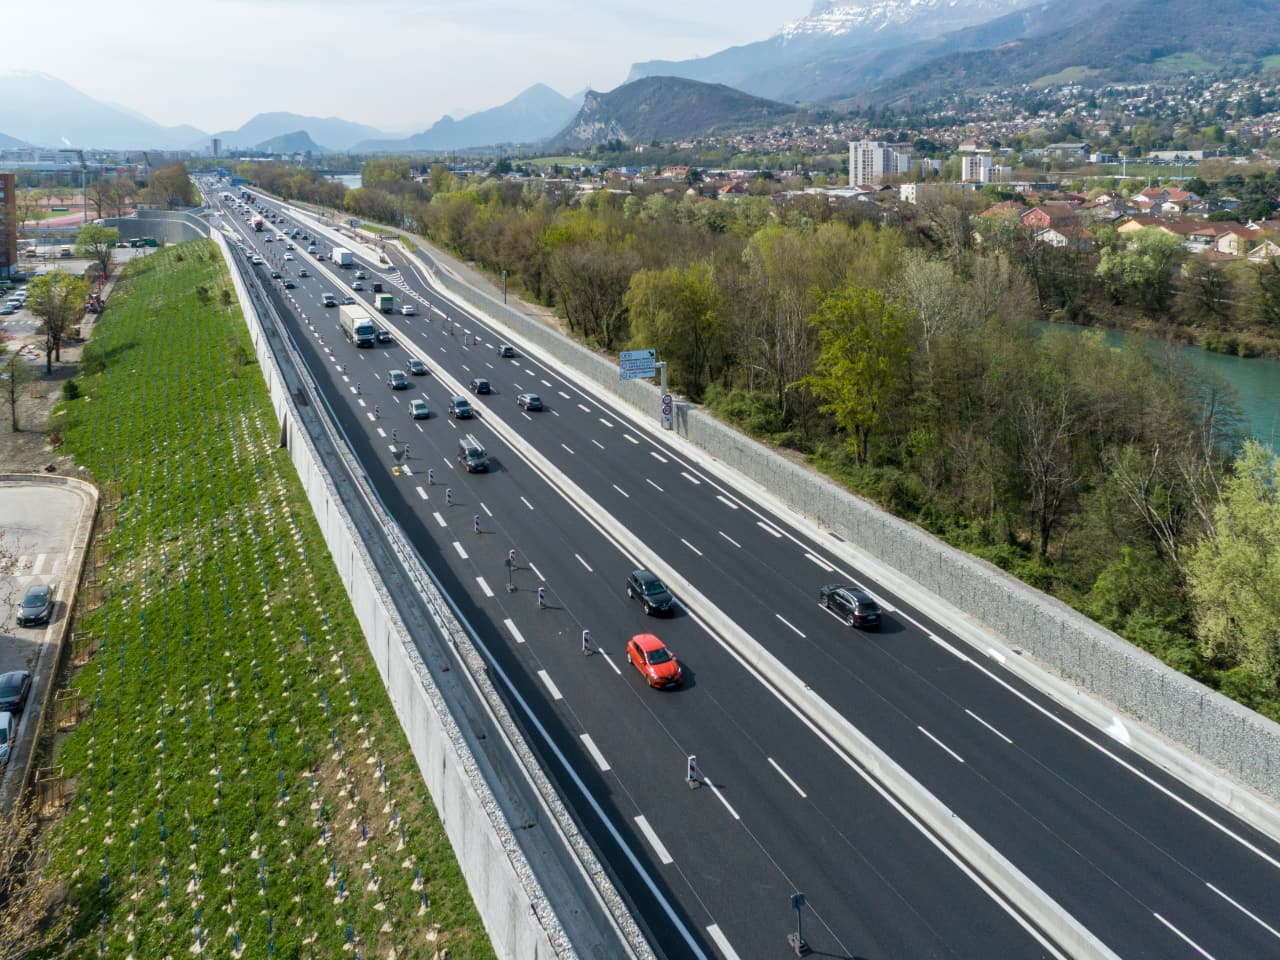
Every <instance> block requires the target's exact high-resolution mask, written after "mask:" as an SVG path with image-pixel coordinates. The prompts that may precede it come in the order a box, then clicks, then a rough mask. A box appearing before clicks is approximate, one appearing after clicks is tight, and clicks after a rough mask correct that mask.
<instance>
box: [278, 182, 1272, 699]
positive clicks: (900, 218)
mask: <svg viewBox="0 0 1280 960" xmlns="http://www.w3.org/2000/svg"><path fill="white" fill-rule="evenodd" d="M409 169H410V168H409V165H408V163H407V162H406V161H383V162H380V164H379V165H377V166H376V168H375V169H374V170H373V171H372V174H373V175H372V177H371V175H370V173H371V171H370V170H369V168H368V167H366V173H365V178H364V187H363V189H362V190H359V191H350V192H349V193H347V194H346V196H345V197H344V198H343V199H342V201H341V205H342V206H343V208H344V209H345V210H347V211H348V212H350V213H352V214H356V215H359V216H362V217H363V218H365V219H370V220H377V221H380V222H389V223H392V224H396V225H402V226H408V227H410V228H412V229H415V230H417V231H419V232H420V233H421V234H423V235H424V236H426V237H427V238H428V239H429V240H430V241H431V242H433V243H435V244H438V245H440V246H442V247H445V248H447V249H450V250H452V251H454V252H455V253H457V254H458V255H460V256H462V257H464V258H466V259H468V260H471V261H473V262H475V263H476V264H478V265H479V266H481V267H483V268H485V269H487V270H489V271H491V272H492V273H494V274H495V275H496V274H497V273H499V272H501V271H506V274H507V277H508V282H509V283H510V284H511V285H512V286H513V287H514V288H515V289H517V290H518V291H520V292H521V293H522V294H523V295H524V296H526V297H527V298H529V299H531V300H534V301H536V302H538V303H541V304H544V305H547V306H551V307H554V308H555V309H556V310H557V311H558V312H559V314H560V315H561V316H562V317H563V319H564V321H565V323H566V325H567V326H568V328H569V329H570V331H572V333H573V334H575V335H576V336H577V337H578V338H580V339H581V340H582V341H583V342H584V343H586V344H588V345H590V346H593V347H595V348H597V349H599V350H601V351H604V352H609V353H613V352H616V351H618V350H620V349H625V348H637V347H645V348H649V347H652V348H656V349H657V351H658V353H659V356H660V358H662V359H665V360H666V361H667V362H668V364H669V374H670V381H671V383H672V385H673V387H674V388H675V389H677V390H679V391H681V392H683V393H684V394H685V395H686V396H687V397H688V398H689V399H690V400H692V401H694V402H699V403H704V404H706V405H707V406H708V407H709V408H710V409H711V410H713V411H714V412H716V413H717V414H718V415H720V416H722V417H724V418H726V419H727V420H729V421H731V422H733V423H734V424H736V425H738V426H740V427H741V428H743V429H744V430H746V431H748V432H750V433H752V434H753V435H755V436H757V437H759V438H761V439H764V440H766V441H768V442H771V443H775V444H778V445H780V446H783V447H787V448H790V449H793V450H795V451H797V452H799V453H801V454H804V455H806V456H807V457H808V458H809V459H810V461H811V462H813V463H814V464H816V465H817V466H819V467H820V468H821V469H823V470H825V471H826V472H828V473H830V474H831V475H833V476H835V477H837V478H839V479H840V480H842V481H843V482H845V483H846V484H847V485H848V486H849V487H850V488H851V489H852V490H854V491H855V492H857V493H859V494H861V495H863V496H865V497H868V498H870V499H872V500H874V501H876V502H877V503H879V504H881V505H882V506H884V507H885V508H887V509H889V510H891V511H892V512H894V513H896V514H897V515H899V516H901V517H904V518H905V519H908V520H911V521H914V522H916V523H918V524H920V525H921V526H923V527H924V528H926V529H928V530H930V531H932V532H934V533H935V534H937V535H939V536H941V537H943V538H945V539H946V540H948V541H950V542H951V543H953V544H956V545H957V546H960V547H962V548H964V549H966V550H969V551H970V552H973V553H975V554H977V555H979V556H982V557H984V558H986V559H988V560H990V561H992V562H994V563H996V564H998V565H999V566H1001V567H1003V568H1005V569H1006V570H1009V571H1010V572H1012V573H1014V574H1015V575H1017V576H1020V577H1021V578H1023V579H1024V580H1026V581H1027V582H1029V583H1031V584H1032V585H1033V586H1036V587H1038V588H1041V589H1044V590H1046V591H1048V592H1050V593H1053V594H1055V595H1057V596H1059V597H1060V598H1062V599H1063V600H1065V601H1066V602H1068V603H1071V604H1072V605H1074V606H1076V607H1077V608H1078V609H1080V610H1082V611H1083V612H1085V613H1087V614H1088V615H1090V616H1092V617H1094V618H1095V619H1097V620H1098V621H1099V622H1101V623H1103V624H1104V625H1106V626H1108V627H1110V628H1112V629H1115V630H1116V631H1118V632H1119V633H1121V634H1122V635H1124V636H1126V637H1127V638H1129V639H1130V640H1131V641H1133V642H1135V643H1137V644H1139V645H1141V646H1143V647H1144V648H1146V649H1148V650H1150V651H1151V652H1153V653H1155V654H1157V655H1158V656H1161V657H1162V658H1164V659H1165V660H1166V661H1167V662H1169V663H1171V664H1173V665H1174V666H1176V667H1178V668H1179V669H1182V670H1184V671H1185V672H1188V673H1189V674H1191V675H1193V676H1195V677H1197V678H1199V679H1201V680H1202V681H1204V682H1206V683H1209V684H1210V685H1213V686H1215V687H1218V688H1220V689H1222V690H1224V691H1225V692H1227V693H1228V694H1230V695H1232V696H1235V697H1236V698H1238V699H1240V700H1241V701H1243V702H1245V703H1247V704H1249V705H1251V706H1253V707H1255V708H1257V709H1260V710H1263V711H1265V712H1267V713H1268V714H1270V715H1271V716H1273V717H1276V716H1280V696H1278V695H1277V694H1278V693H1280V691H1278V688H1277V676H1278V675H1280V643H1277V642H1275V639H1274V638H1275V637H1277V636H1280V614H1277V613H1276V612H1275V611H1273V610H1271V608H1269V607H1267V605H1266V604H1255V605H1253V606H1251V607H1250V608H1249V616H1250V617H1251V618H1254V621H1255V622H1254V623H1253V627H1254V629H1253V630H1252V631H1251V632H1250V633H1249V634H1248V635H1249V636H1251V637H1260V638H1262V639H1260V640H1258V641H1257V643H1254V644H1253V645H1252V646H1249V647H1248V648H1247V649H1246V647H1245V645H1243V643H1242V642H1233V643H1227V642H1224V641H1223V639H1222V636H1223V632H1222V631H1221V630H1218V631H1217V632H1215V628H1214V623H1213V622H1210V619H1209V613H1208V611H1210V610H1213V611H1214V616H1216V617H1217V618H1218V620H1217V621H1214V622H1221V621H1222V620H1223V619H1224V618H1225V619H1226V620H1227V621H1230V620H1231V618H1232V614H1231V613H1230V611H1227V612H1225V613H1224V612H1223V611H1222V610H1221V606H1222V605H1221V604H1216V605H1206V604H1204V603H1202V602H1195V599H1194V598H1196V597H1200V596H1203V591H1204V590H1205V585H1206V584H1212V583H1219V584H1220V583H1221V582H1223V578H1224V577H1225V578H1226V580H1227V581H1228V582H1229V580H1230V574H1229V571H1231V570H1235V571H1237V573H1236V575H1238V572H1239V570H1240V569H1241V567H1240V565H1239V563H1238V560H1239V554H1240V551H1239V550H1237V549H1234V546H1238V544H1234V543H1233V541H1232V538H1233V537H1235V535H1236V534H1235V531H1236V530H1238V529H1240V527H1239V526H1238V525H1233V524H1231V523H1229V522H1225V521H1224V520H1223V518H1222V517H1221V516H1220V515H1221V513H1222V511H1223V510H1226V509H1230V508H1231V503H1230V498H1229V497H1227V496H1226V492H1227V491H1228V490H1230V489H1232V487H1231V484H1232V483H1233V478H1235V477H1237V476H1238V475H1239V473H1240V471H1239V469H1237V468H1236V467H1235V465H1234V460H1235V458H1236V457H1237V456H1244V457H1245V459H1244V460H1242V461H1241V462H1242V464H1244V466H1243V468H1242V469H1244V470H1245V472H1246V473H1248V471H1249V470H1250V469H1252V470H1253V472H1254V473H1258V472H1259V471H1261V472H1263V473H1265V470H1266V469H1267V467H1266V465H1265V464H1266V463H1267V462H1270V461H1266V458H1265V456H1264V454H1265V451H1262V452H1260V451H1259V450H1257V449H1254V448H1249V450H1248V451H1247V452H1246V453H1244V454H1242V437H1241V435H1240V422H1241V421H1240V415H1239V411H1238V408H1237V406H1236V403H1235V400H1234V398H1233V396H1232V394H1231V392H1230V389H1229V388H1228V387H1227V386H1226V385H1224V384H1221V383H1217V382H1213V381H1211V380H1207V379H1205V378H1204V377H1203V376H1202V375H1201V374H1199V373H1197V372H1196V371H1195V370H1193V369H1191V368H1190V367H1188V366H1187V365H1185V364H1184V363H1181V362H1179V360H1178V358H1177V354H1176V353H1175V352H1174V351H1169V352H1168V353H1167V355H1152V354H1150V353H1148V352H1146V351H1141V350H1136V349H1134V350H1116V349H1113V348H1111V347H1109V346H1108V345H1107V344H1106V343H1105V342H1104V340H1103V339H1102V337H1101V335H1100V334H1090V333H1085V334H1083V335H1081V334H1079V333H1075V332H1068V331H1065V330H1054V329H1050V330H1049V331H1048V332H1044V331H1043V329H1042V325H1041V324H1040V323H1039V321H1041V320H1043V319H1045V318H1046V317H1048V316H1050V315H1053V314H1058V315H1067V316H1075V317H1087V316H1088V314H1089V313H1090V311H1091V310H1094V309H1096V308H1097V305H1098V304H1099V303H1111V302H1113V301H1116V300H1117V299H1118V300H1120V301H1122V302H1123V301H1125V300H1126V299H1127V298H1130V297H1132V298H1135V299H1134V302H1133V303H1132V304H1131V305H1130V306H1131V308H1132V309H1135V310H1140V311H1160V310H1165V309H1167V308H1168V304H1169V303H1170V302H1171V301H1170V300H1168V299H1165V298H1167V297H1173V296H1174V295H1175V293H1176V292H1177V290H1178V289H1179V285H1180V284H1183V283H1184V282H1188V281H1183V280H1181V279H1178V277H1177V275H1176V274H1175V273H1174V272H1173V270H1172V264H1170V263H1165V262H1162V261H1160V256H1161V255H1162V252H1161V251H1162V248H1161V246H1160V243H1159V242H1157V241H1152V240H1150V239H1149V238H1147V237H1144V238H1143V239H1141V240H1138V241H1132V240H1128V239H1124V240H1121V239H1115V240H1114V245H1113V247H1111V248H1110V249H1113V250H1114V251H1116V253H1115V254H1114V255H1116V256H1125V257H1129V259H1132V260H1133V261H1141V264H1140V265H1146V266H1150V269H1151V272H1150V273H1148V274H1146V275H1139V274H1137V273H1134V272H1133V267H1134V264H1132V263H1125V264H1124V265H1123V266H1117V265H1115V264H1114V263H1112V261H1110V260H1109V259H1108V258H1105V257H1100V256H1099V255H1097V254H1089V253H1087V252H1086V251H1083V250H1080V249H1075V248H1066V249H1063V250H1055V249H1053V248H1045V247H1044V245H1042V244H1032V243H1031V242H1030V241H1029V238H1028V236H1027V234H1026V231H1025V230H1021V229H1020V228H1019V229H1017V230H1015V229H1013V228H1012V227H1011V225H1010V224H1008V223H1001V222H996V223H994V224H987V225H983V224H980V223H979V222H978V218H976V216H975V214H976V208H973V207H971V206H969V205H967V203H966V202H963V201H962V202H945V203H935V204H922V205H920V206H919V207H917V208H914V209H907V210H898V211H894V212H890V213H887V214H886V213H884V212H882V211H881V209H880V208H878V207H877V206H876V205H874V204H863V203H858V204H852V205H844V206H833V205H831V204H829V203H828V201H827V200H826V199H825V198H822V197H816V196H811V195H798V196H790V197H781V196H780V197H756V196H744V197H741V198H739V199H737V200H735V201H733V202H722V201H709V200H705V199H703V198H699V197H696V196H692V195H690V194H689V193H687V191H686V187H685V185H683V184H675V185H672V184H668V185H666V186H665V187H658V188H656V189H651V190H650V191H649V192H635V191H631V190H621V189H620V190H618V191H616V192H614V191H610V190H607V189H601V190H597V191H595V192H593V193H587V194H582V195H578V194H574V193H569V192H567V191H566V189H565V188H563V187H561V186H557V185H551V186H549V187H547V188H544V187H543V185H542V184H541V183H538V182H530V181H520V180H509V181H508V180H497V179H479V178H468V179H459V178H457V177H455V176H454V175H453V174H452V173H450V172H449V171H448V170H447V169H445V168H444V167H443V166H442V165H436V166H434V167H433V168H431V169H430V170H429V171H427V172H425V173H424V174H423V175H422V176H421V177H420V178H415V179H411V178H410V177H409V176H408V171H409ZM264 186H266V183H265V181H264ZM269 189H270V188H269ZM324 189H327V188H324ZM295 196H296V195H295ZM303 199H305V197H304V198H303ZM333 205H334V206H338V203H334V204H333ZM375 211H376V213H377V214H384V216H379V215H376V214H375ZM1148 245H1150V246H1151V248H1152V249H1147V248H1148ZM1131 250H1132V253H1130V252H1129V251H1131ZM1175 259H1176V258H1175ZM1147 261H1152V263H1153V264H1154V265H1152V264H1150V263H1148V262H1147ZM1166 267H1168V268H1169V269H1166ZM1153 277H1154V278H1155V279H1156V280H1157V281H1160V283H1164V282H1165V281H1167V283H1168V284H1169V286H1168V288H1167V289H1166V288H1165V287H1162V286H1159V284H1157V286H1156V288H1154V289H1153V288H1152V278H1153ZM1138 301H1141V302H1138ZM1249 456H1252V457H1254V458H1255V459H1259V458H1261V459H1262V460H1263V461H1265V462H1264V465H1263V466H1262V467H1250V466H1249V464H1250V463H1251V461H1249V460H1248V457H1249ZM1272 469H1274V467H1272ZM1264 492H1265V490H1264ZM1251 495H1252V496H1253V498H1254V500H1255V501H1256V500H1258V499H1259V498H1262V499H1263V500H1264V501H1265V496H1264V495H1263V494H1260V493H1258V492H1257V490H1253V491H1252V494H1251ZM1240 496H1241V498H1243V499H1248V497H1247V496H1245V495H1244V494H1241V495H1240ZM1259 509H1263V510H1264V511H1265V509H1266V508H1265V507H1263V508H1259ZM1270 509H1272V510H1273V511H1275V510H1277V509H1280V507H1277V506H1276V504H1275V502H1274V497H1273V500H1272V504H1271V508H1270ZM1243 526H1244V527H1245V528H1248V526H1249V525H1248V524H1245V525H1243ZM1277 526H1280V524H1277ZM1214 551H1217V553H1215V552H1214ZM1215 556H1226V557H1228V558H1229V559H1231V560H1232V561H1233V562H1235V563H1236V566H1235V567H1232V566H1231V564H1230V563H1226V562H1215V561H1213V557H1215ZM1205 557H1209V558H1210V559H1209V560H1206V559H1204V558H1205ZM1224 570H1226V571H1228V573H1224V572H1223V571H1224ZM1210 571H1212V573H1210ZM1215 577H1216V578H1217V580H1215V579H1214V578H1215ZM1233 593H1234V591H1233V590H1232V589H1230V587H1228V588H1227V589H1226V593H1225V595H1226V596H1228V597H1230V596H1232V595H1233ZM1273 606H1274V605H1273ZM1268 618H1269V619H1268ZM1268 643H1270V647H1267V644H1268Z"/></svg>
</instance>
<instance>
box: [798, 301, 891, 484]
mask: <svg viewBox="0 0 1280 960" xmlns="http://www.w3.org/2000/svg"><path fill="white" fill-rule="evenodd" d="M907 320H908V316H907V311H906V310H905V309H904V308H902V307H900V306H897V305H894V304H892V303H888V302H886V301H885V299H884V296H883V295H882V294H881V293H880V292H879V291H878V290H867V289H864V288H862V287H858V286H854V285H849V286H847V287H845V288H844V289H842V290H840V291H839V292H837V293H835V294H832V295H831V296H829V297H827V298H826V299H825V300H824V301H823V302H822V304H821V305H820V306H819V307H818V310H817V312H815V313H814V314H813V316H812V317H810V320H809V322H810V323H811V324H812V325H813V327H814V329H815V330H816V331H817V334H818V356H817V359H816V361H815V362H814V372H813V373H811V374H810V375H808V376H807V377H804V378H803V379H802V380H801V381H800V382H801V383H803V384H804V385H805V386H806V387H808V388H809V390H811V391H812V392H813V394H814V395H815V396H817V397H818V398H819V399H820V400H822V401H823V406H822V408H821V409H822V410H823V411H824V412H825V413H828V414H830V415H831V416H832V418H833V419H834V420H835V422H836V424H837V425H838V426H839V427H840V428H841V429H842V430H844V431H845V432H846V433H847V434H848V436H849V437H850V439H851V441H852V447H853V454H854V456H855V457H856V459H857V460H858V462H859V463H868V462H869V461H870V456H871V436H872V434H873V433H874V432H875V430H876V428H877V427H878V426H879V425H880V423H881V420H882V418H883V417H884V414H885V412H886V410H887V409H888V407H889V406H890V405H891V404H892V403H894V402H895V401H896V400H898V399H899V398H900V397H902V395H903V393H904V391H905V389H906V376H907V369H908V364H909V362H910V360H911V345H910V341H909V339H908V335H907Z"/></svg>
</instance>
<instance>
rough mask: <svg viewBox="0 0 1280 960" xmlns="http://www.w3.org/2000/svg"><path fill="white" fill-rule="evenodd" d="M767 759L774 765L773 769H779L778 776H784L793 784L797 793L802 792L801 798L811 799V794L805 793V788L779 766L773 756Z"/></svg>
mask: <svg viewBox="0 0 1280 960" xmlns="http://www.w3.org/2000/svg"><path fill="white" fill-rule="evenodd" d="M766 759H767V760H768V761H769V766H771V767H773V769H775V770H777V771H778V776H780V777H782V779H783V780H785V781H787V783H789V784H791V789H792V790H794V791H795V792H796V793H798V794H800V797H801V799H803V800H808V799H809V795H808V794H807V793H805V792H804V791H803V790H801V789H800V785H799V784H798V783H796V782H795V781H794V780H792V779H791V777H789V776H788V775H787V771H785V770H783V769H782V768H781V767H780V766H778V764H777V762H775V761H774V759H773V757H767V758H766Z"/></svg>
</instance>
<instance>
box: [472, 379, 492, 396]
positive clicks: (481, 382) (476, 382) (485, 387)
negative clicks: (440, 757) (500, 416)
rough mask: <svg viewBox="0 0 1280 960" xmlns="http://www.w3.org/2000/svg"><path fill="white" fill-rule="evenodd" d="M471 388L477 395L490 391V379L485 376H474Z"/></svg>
mask: <svg viewBox="0 0 1280 960" xmlns="http://www.w3.org/2000/svg"><path fill="white" fill-rule="evenodd" d="M470 390H471V392H472V393H474V394H475V395H476V396H477V397H478V396H480V395H481V394H485V393H488V392H489V381H488V380H486V379H485V378H484V377H473V378H472V379H471V384H470Z"/></svg>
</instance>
